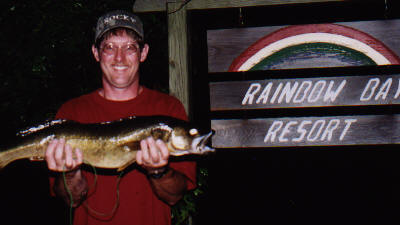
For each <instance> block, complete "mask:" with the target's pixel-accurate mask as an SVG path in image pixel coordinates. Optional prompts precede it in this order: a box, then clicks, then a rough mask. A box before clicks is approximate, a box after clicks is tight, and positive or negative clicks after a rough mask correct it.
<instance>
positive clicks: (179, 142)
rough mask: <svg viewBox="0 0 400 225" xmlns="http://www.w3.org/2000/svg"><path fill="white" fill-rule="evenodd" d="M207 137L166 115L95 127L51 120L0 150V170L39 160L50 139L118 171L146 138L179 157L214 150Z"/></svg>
mask: <svg viewBox="0 0 400 225" xmlns="http://www.w3.org/2000/svg"><path fill="white" fill-rule="evenodd" d="M211 135H212V132H210V133H208V134H204V135H201V134H200V133H199V131H198V130H197V129H196V128H194V127H191V126H190V124H189V123H188V122H185V121H182V120H178V119H174V118H171V117H166V116H143V117H131V118H128V119H121V120H118V121H112V122H104V123H96V124H81V123H77V122H73V121H68V120H53V121H50V122H47V123H46V124H42V125H40V126H38V127H32V128H30V129H27V130H24V131H21V132H20V133H19V134H18V136H19V138H20V141H18V144H17V145H16V146H13V147H10V148H7V149H5V150H0V169H1V168H3V167H5V166H6V165H7V164H9V163H11V162H12V161H15V160H17V159H23V158H29V159H31V160H43V159H44V157H45V150H46V147H47V145H48V143H49V142H50V141H51V140H52V139H54V138H65V141H66V143H67V144H69V145H71V147H73V148H79V149H81V150H82V153H83V160H84V163H87V164H90V165H92V166H95V167H100V168H115V169H118V171H120V170H123V169H124V168H126V167H127V166H129V165H130V164H132V163H134V162H135V159H136V152H137V151H138V150H139V149H140V141H141V140H143V139H145V138H147V137H149V136H153V138H154V139H161V140H163V141H164V142H165V143H166V144H167V146H168V150H169V151H170V155H173V156H180V155H186V154H203V153H205V152H210V151H214V149H212V148H210V147H208V146H206V143H207V142H208V140H209V138H210V137H211Z"/></svg>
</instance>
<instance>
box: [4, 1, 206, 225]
mask: <svg viewBox="0 0 400 225" xmlns="http://www.w3.org/2000/svg"><path fill="white" fill-rule="evenodd" d="M133 3H134V1H131V0H119V1H113V0H88V1H83V0H69V1H51V0H37V1H28V0H21V1H15V0H2V1H1V2H0V10H1V13H0V27H1V28H2V31H1V33H2V34H1V35H0V49H1V51H0V52H1V53H0V62H1V67H0V68H1V69H0V113H1V115H2V117H1V121H0V122H1V124H2V127H3V130H2V131H3V132H2V133H3V134H4V133H6V135H8V136H10V137H11V136H13V135H14V134H15V132H16V131H17V130H20V129H22V128H25V127H27V126H30V125H32V124H37V123H39V122H43V121H44V120H48V119H51V118H53V117H54V115H55V113H56V111H57V109H58V108H59V106H60V105H61V104H62V103H63V102H65V101H66V100H68V99H70V98H73V97H76V96H79V95H82V94H84V93H88V92H90V91H92V90H95V89H97V88H99V87H100V85H101V83H100V70H99V66H98V65H97V63H96V62H95V60H94V59H93V57H92V53H91V45H92V42H93V38H94V26H95V24H96V20H97V18H98V17H99V16H100V15H102V14H103V13H105V12H107V11H110V10H113V9H125V10H128V11H129V10H131V9H132V6H133ZM140 16H141V18H142V20H143V22H144V27H145V33H146V36H145V40H146V42H148V43H149V45H150V54H149V56H148V60H146V62H145V63H144V64H143V65H142V67H141V82H142V83H143V84H145V85H146V86H149V87H150V88H155V89H158V90H161V91H164V92H168V63H167V62H168V51H167V45H168V41H167V22H166V15H165V13H158V14H155V13H152V14H143V15H140ZM6 139H7V138H4V139H3V140H6ZM1 144H4V143H1ZM203 174H204V171H203ZM199 177H200V179H202V176H201V175H200V176H199ZM202 183H205V182H204V181H203V182H202ZM199 187H200V186H199ZM201 193H202V189H201V188H198V189H196V190H195V191H193V192H191V193H189V194H188V195H186V196H185V198H184V199H183V201H181V202H180V203H179V204H178V206H177V207H175V208H174V211H173V215H174V219H176V220H177V222H178V223H179V222H181V221H183V220H185V219H186V218H187V216H188V213H193V212H194V211H195V205H194V200H195V198H196V197H197V196H199V195H200V194H201Z"/></svg>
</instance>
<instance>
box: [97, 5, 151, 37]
mask: <svg viewBox="0 0 400 225" xmlns="http://www.w3.org/2000/svg"><path fill="white" fill-rule="evenodd" d="M119 27H123V28H127V29H131V30H133V31H135V32H136V33H137V35H138V36H139V37H140V38H141V39H142V40H143V39H144V32H143V23H142V21H141V20H140V18H139V17H138V16H136V15H135V14H133V13H130V12H127V11H124V10H115V11H111V12H108V13H106V14H104V15H102V16H101V17H100V18H99V19H98V20H97V25H96V33H95V38H94V43H97V41H98V40H99V39H100V38H101V36H103V34H104V33H106V32H107V31H109V30H111V29H114V28H119Z"/></svg>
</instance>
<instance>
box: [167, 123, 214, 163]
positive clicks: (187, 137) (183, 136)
mask: <svg viewBox="0 0 400 225" xmlns="http://www.w3.org/2000/svg"><path fill="white" fill-rule="evenodd" d="M213 134H214V132H213V131H211V132H209V133H207V134H203V135H202V134H200V132H199V130H198V129H196V128H190V129H185V128H182V127H176V128H174V129H173V130H172V132H171V136H170V138H169V141H168V147H169V149H170V154H171V155H174V156H180V155H186V154H204V153H207V152H213V151H215V149H213V148H210V147H209V146H207V145H206V144H207V143H208V141H209V140H210V138H211V136H212V135H213Z"/></svg>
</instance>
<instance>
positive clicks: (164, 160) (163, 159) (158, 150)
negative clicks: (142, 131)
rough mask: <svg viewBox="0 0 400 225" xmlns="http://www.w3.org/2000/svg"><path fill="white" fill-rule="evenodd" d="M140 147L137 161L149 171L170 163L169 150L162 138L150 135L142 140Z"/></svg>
mask: <svg viewBox="0 0 400 225" xmlns="http://www.w3.org/2000/svg"><path fill="white" fill-rule="evenodd" d="M140 148H141V150H140V151H138V152H137V154H136V162H137V164H139V165H141V166H142V167H144V168H145V169H146V170H147V171H148V172H151V171H153V170H156V169H157V168H161V167H164V166H167V165H168V158H169V151H168V148H167V145H166V144H165V143H164V142H163V141H162V140H154V138H153V137H148V138H146V139H144V140H142V141H140Z"/></svg>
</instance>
